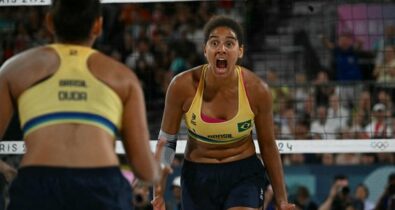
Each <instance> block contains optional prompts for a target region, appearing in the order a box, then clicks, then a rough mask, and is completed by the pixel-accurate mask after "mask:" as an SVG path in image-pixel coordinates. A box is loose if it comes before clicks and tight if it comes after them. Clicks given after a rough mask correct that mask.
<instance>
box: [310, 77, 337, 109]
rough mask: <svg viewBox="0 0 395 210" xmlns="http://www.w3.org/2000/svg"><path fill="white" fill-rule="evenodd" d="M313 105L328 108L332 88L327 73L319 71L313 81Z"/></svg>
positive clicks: (332, 91)
mask: <svg viewBox="0 0 395 210" xmlns="http://www.w3.org/2000/svg"><path fill="white" fill-rule="evenodd" d="M313 84H314V88H315V89H314V94H315V103H316V104H317V105H323V106H328V105H329V96H330V95H332V94H333V93H334V86H333V85H331V84H329V74H328V72H327V71H323V70H322V71H319V72H318V74H317V77H316V78H315V80H314V81H313Z"/></svg>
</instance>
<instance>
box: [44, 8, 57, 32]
mask: <svg viewBox="0 0 395 210" xmlns="http://www.w3.org/2000/svg"><path fill="white" fill-rule="evenodd" d="M45 23H46V26H47V29H48V31H49V32H50V33H51V34H53V35H55V26H54V25H53V15H52V14H51V13H50V12H48V13H47V14H46V15H45Z"/></svg>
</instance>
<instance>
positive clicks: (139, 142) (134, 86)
mask: <svg viewBox="0 0 395 210" xmlns="http://www.w3.org/2000/svg"><path fill="white" fill-rule="evenodd" d="M127 74H128V75H127V76H129V77H130V79H129V81H128V82H127V86H128V89H127V90H128V92H127V95H126V98H125V99H124V112H123V116H122V130H121V134H122V136H123V145H124V148H125V151H126V154H127V157H128V160H129V162H130V164H131V167H132V169H133V172H134V173H135V174H136V176H137V177H138V178H139V179H141V180H143V181H148V182H157V181H159V178H160V170H159V164H158V163H157V161H156V160H155V158H154V156H153V155H152V152H151V149H150V145H149V139H150V138H149V133H148V125H147V120H146V110H145V103H144V96H143V91H142V89H141V87H140V83H139V81H138V79H137V77H136V76H135V75H134V74H133V73H132V72H131V71H130V70H129V71H128V72H127Z"/></svg>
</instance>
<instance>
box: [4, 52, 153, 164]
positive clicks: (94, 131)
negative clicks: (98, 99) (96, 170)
mask: <svg viewBox="0 0 395 210" xmlns="http://www.w3.org/2000/svg"><path fill="white" fill-rule="evenodd" d="M60 63H61V61H60V58H59V55H58V54H57V53H56V51H55V50H53V49H51V48H50V47H40V48H35V49H31V50H29V51H26V52H24V53H22V54H21V55H20V56H18V57H16V58H14V59H13V60H12V61H10V62H9V63H8V64H7V65H5V66H4V69H5V70H6V69H7V68H11V69H15V70H13V71H9V72H6V71H5V72H4V73H6V74H7V79H8V82H9V84H10V90H9V92H10V94H11V95H12V98H13V100H14V101H13V102H14V103H15V102H16V101H18V99H19V97H20V96H21V94H22V93H24V92H25V91H26V90H28V89H29V88H31V87H33V86H35V85H38V84H40V83H41V82H42V81H45V80H46V79H48V78H50V77H51V76H53V75H54V74H55V73H56V71H57V70H58V68H59V66H60ZM16 65H18V66H16ZM87 66H88V68H89V70H90V72H91V73H92V74H93V75H94V76H95V77H96V78H97V79H98V80H100V81H102V82H103V83H105V84H106V85H107V86H109V87H110V88H111V89H112V90H114V91H115V92H116V93H117V95H118V96H119V97H120V99H121V100H122V101H126V98H127V94H128V88H129V85H130V84H131V83H132V82H133V81H130V80H131V79H130V78H131V77H130V75H129V71H128V70H125V67H123V66H122V65H120V64H118V63H116V62H114V61H112V60H111V59H109V58H108V57H107V56H105V55H103V54H101V53H99V52H96V53H93V54H92V55H91V56H90V57H89V59H88V60H87ZM21 75H23V76H21ZM132 78H133V77H132ZM128 80H129V81H128ZM39 100H42V103H45V100H46V99H45V98H42V99H39ZM15 111H16V110H15ZM131 129H133V128H131ZM142 133H143V135H144V132H142ZM145 135H146V134H145ZM144 137H145V136H144ZM25 143H26V150H27V151H26V154H25V155H24V157H23V160H22V162H21V166H28V165H48V166H66V167H98V166H111V165H118V159H117V157H116V154H115V153H114V136H111V135H110V134H109V133H107V132H105V131H104V130H103V129H101V128H99V127H96V126H92V125H87V124H78V123H62V124H54V125H49V126H45V127H42V128H39V129H37V130H35V131H33V132H31V133H30V134H29V135H28V136H27V137H26V139H25Z"/></svg>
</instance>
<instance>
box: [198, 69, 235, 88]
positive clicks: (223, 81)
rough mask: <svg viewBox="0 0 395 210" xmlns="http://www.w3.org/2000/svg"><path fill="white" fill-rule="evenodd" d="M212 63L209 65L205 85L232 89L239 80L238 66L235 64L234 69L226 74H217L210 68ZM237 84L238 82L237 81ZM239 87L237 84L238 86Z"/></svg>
mask: <svg viewBox="0 0 395 210" xmlns="http://www.w3.org/2000/svg"><path fill="white" fill-rule="evenodd" d="M210 68H211V67H210V65H209V66H208V67H207V71H206V77H205V85H206V87H208V88H213V89H230V88H232V87H235V82H238V74H237V69H236V68H237V67H236V66H234V67H233V70H232V71H231V72H229V74H228V75H226V76H217V75H215V74H214V73H213V71H212V70H211V69H210ZM236 84H237V83H236ZM236 87H237V86H236Z"/></svg>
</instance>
